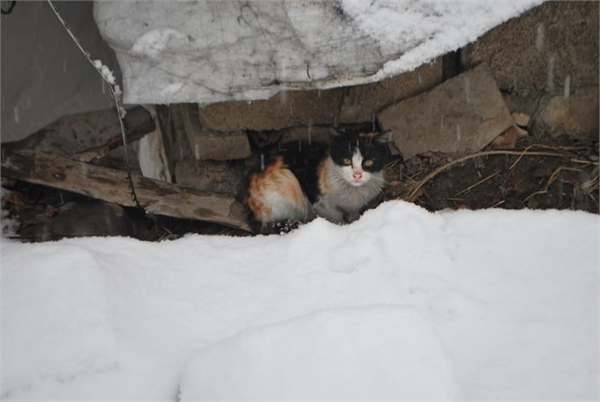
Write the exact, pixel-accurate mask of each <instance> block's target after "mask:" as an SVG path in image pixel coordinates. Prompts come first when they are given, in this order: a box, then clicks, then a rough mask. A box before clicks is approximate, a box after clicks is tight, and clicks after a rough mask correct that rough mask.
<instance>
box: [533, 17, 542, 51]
mask: <svg viewBox="0 0 600 402" xmlns="http://www.w3.org/2000/svg"><path fill="white" fill-rule="evenodd" d="M543 47H544V24H542V23H540V24H538V27H537V37H536V38H535V48H536V49H537V50H538V51H539V50H542V48H543Z"/></svg>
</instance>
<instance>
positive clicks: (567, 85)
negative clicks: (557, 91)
mask: <svg viewBox="0 0 600 402" xmlns="http://www.w3.org/2000/svg"><path fill="white" fill-rule="evenodd" d="M570 95H571V76H570V75H567V76H566V77H565V94H564V97H565V99H569V96H570Z"/></svg>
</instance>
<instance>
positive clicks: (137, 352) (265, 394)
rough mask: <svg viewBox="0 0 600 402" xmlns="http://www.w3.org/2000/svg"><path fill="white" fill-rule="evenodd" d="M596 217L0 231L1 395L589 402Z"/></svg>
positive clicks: (594, 360) (399, 215) (393, 207)
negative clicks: (138, 231) (27, 236)
mask: <svg viewBox="0 0 600 402" xmlns="http://www.w3.org/2000/svg"><path fill="white" fill-rule="evenodd" d="M599 224H600V220H599V217H598V216H597V215H593V214H588V213H583V212H569V211H528V210H523V211H506V210H485V211H464V210H463V211H444V212H438V213H435V214H433V213H429V212H427V211H425V210H423V209H421V208H419V207H417V206H415V205H412V204H408V203H404V202H400V201H394V202H387V203H384V204H382V205H381V206H380V207H378V208H377V209H375V210H372V211H368V212H367V213H366V214H365V215H364V216H363V217H362V218H361V219H360V220H359V221H357V222H355V223H353V224H351V225H349V226H336V225H333V224H331V223H328V222H326V221H324V220H321V219H318V220H316V221H314V222H312V223H310V224H308V225H305V226H303V227H301V228H300V229H299V230H297V231H294V232H292V233H291V234H289V235H286V236H269V237H264V236H257V237H251V238H230V237H225V236H198V235H189V236H186V237H185V238H182V239H179V240H176V241H171V242H163V243H144V242H140V241H137V240H132V239H126V238H88V239H71V240H62V241H59V242H49V243H42V244H21V243H18V242H16V241H10V240H6V239H2V242H1V251H2V317H3V322H2V324H3V325H2V375H3V378H2V398H3V399H4V400H13V399H15V400H16V399H28V400H45V401H47V400H67V399H68V400H89V399H95V400H111V399H112V400H116V399H119V400H139V401H141V400H169V401H176V400H178V399H180V400H184V401H185V400H211V399H213V400H214V399H262V400H264V399H271V400H284V399H287V398H293V399H303V398H320V399H323V398H336V399H348V398H353V399H356V398H358V399H366V400H374V399H378V398H381V399H402V398H408V399H412V400H414V399H436V400H444V399H454V400H457V399H461V398H464V399H465V400H473V401H475V400H486V399H487V400H544V401H547V400H551V399H555V400H559V399H560V400H597V398H598V388H597V385H598V384H597V381H598V270H599V267H598V247H599V246H598V240H599Z"/></svg>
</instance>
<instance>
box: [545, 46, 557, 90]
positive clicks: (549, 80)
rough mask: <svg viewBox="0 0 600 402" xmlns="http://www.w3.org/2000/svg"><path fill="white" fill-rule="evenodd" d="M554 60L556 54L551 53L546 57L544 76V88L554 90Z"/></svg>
mask: <svg viewBox="0 0 600 402" xmlns="http://www.w3.org/2000/svg"><path fill="white" fill-rule="evenodd" d="M555 60H556V56H555V55H552V56H550V58H549V59H548V72H547V76H546V90H547V91H554V62H555Z"/></svg>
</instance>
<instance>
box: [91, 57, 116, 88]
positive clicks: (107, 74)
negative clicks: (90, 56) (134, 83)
mask: <svg viewBox="0 0 600 402" xmlns="http://www.w3.org/2000/svg"><path fill="white" fill-rule="evenodd" d="M93 63H94V67H96V70H98V72H99V73H100V75H102V78H103V79H104V81H106V82H108V83H109V84H110V85H115V82H116V81H115V76H114V74H113V72H112V71H110V69H109V68H108V67H107V66H105V65H104V64H102V60H94V61H93Z"/></svg>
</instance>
